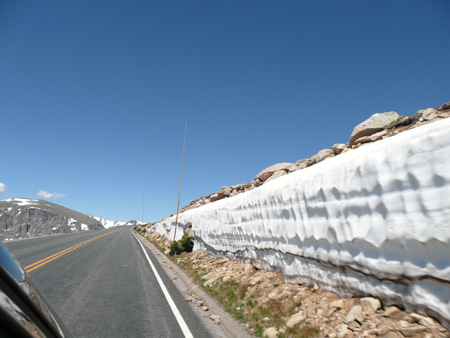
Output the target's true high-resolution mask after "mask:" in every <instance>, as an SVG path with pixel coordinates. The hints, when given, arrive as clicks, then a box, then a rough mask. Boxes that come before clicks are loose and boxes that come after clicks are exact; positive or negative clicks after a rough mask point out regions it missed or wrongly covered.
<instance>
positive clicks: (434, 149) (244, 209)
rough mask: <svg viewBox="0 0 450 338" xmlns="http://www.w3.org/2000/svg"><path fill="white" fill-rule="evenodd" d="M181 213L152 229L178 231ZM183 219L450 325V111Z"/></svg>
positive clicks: (230, 246) (291, 268) (223, 244)
mask: <svg viewBox="0 0 450 338" xmlns="http://www.w3.org/2000/svg"><path fill="white" fill-rule="evenodd" d="M174 223H175V217H170V218H168V219H166V220H164V221H161V222H159V223H156V224H155V225H154V226H153V227H152V228H151V230H152V231H157V232H158V233H160V234H164V235H166V236H167V237H168V238H172V237H173V230H174ZM178 226H179V227H182V228H186V227H188V226H192V228H193V230H194V232H195V250H199V249H202V248H205V249H207V250H209V251H210V252H213V253H219V254H221V255H228V256H232V257H233V256H234V257H238V258H240V259H246V260H252V261H258V262H261V263H262V264H264V265H265V266H266V267H269V268H271V269H273V270H277V271H281V272H282V273H283V274H284V276H285V278H286V280H287V281H291V282H296V281H298V280H302V281H304V282H309V283H318V284H319V285H320V286H321V287H323V288H324V289H327V290H332V291H335V292H337V293H339V294H341V295H374V296H377V297H380V298H381V299H382V300H383V302H384V304H385V305H388V304H397V305H402V306H404V307H405V308H406V309H407V310H411V311H416V312H425V313H428V314H430V315H432V316H434V317H436V318H439V319H440V320H441V321H442V322H443V323H444V325H446V326H447V327H450V119H445V120H440V121H437V122H434V123H431V124H428V125H424V126H421V127H419V128H415V129H411V130H408V131H405V132H403V133H401V134H398V135H396V136H393V137H390V138H387V139H385V140H381V141H378V142H375V143H372V144H368V145H365V146H362V147H360V148H358V149H354V150H351V151H349V152H346V153H345V154H341V155H339V156H336V157H333V158H329V159H327V160H325V161H323V162H321V163H318V164H316V165H315V166H313V167H309V168H306V169H303V170H300V171H296V172H294V173H291V174H289V175H286V176H283V177H281V178H278V179H276V180H273V181H271V182H269V183H267V184H264V185H263V186H261V187H259V188H257V189H255V190H252V191H248V192H246V193H243V194H241V195H237V196H234V197H232V198H228V199H224V200H220V201H217V202H214V203H210V204H207V205H205V206H202V207H199V208H197V209H193V210H188V211H186V212H184V213H181V214H180V215H179V219H178ZM182 233H183V231H182V229H181V228H180V229H178V231H177V237H178V238H180V237H181V235H182Z"/></svg>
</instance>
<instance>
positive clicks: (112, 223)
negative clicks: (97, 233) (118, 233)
mask: <svg viewBox="0 0 450 338" xmlns="http://www.w3.org/2000/svg"><path fill="white" fill-rule="evenodd" d="M94 219H96V220H97V221H99V222H100V223H102V224H103V226H104V227H105V228H106V229H108V228H112V227H117V226H123V225H133V226H136V225H141V224H144V223H142V222H139V221H134V220H132V221H128V222H118V221H108V220H107V219H104V218H101V217H94Z"/></svg>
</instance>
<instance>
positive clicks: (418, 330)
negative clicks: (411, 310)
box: [400, 325, 427, 337]
mask: <svg viewBox="0 0 450 338" xmlns="http://www.w3.org/2000/svg"><path fill="white" fill-rule="evenodd" d="M426 330H427V328H426V327H425V326H419V325H416V326H410V327H402V328H400V333H401V334H402V335H404V336H405V337H421V336H422V335H423V333H424V332H425V331H426Z"/></svg>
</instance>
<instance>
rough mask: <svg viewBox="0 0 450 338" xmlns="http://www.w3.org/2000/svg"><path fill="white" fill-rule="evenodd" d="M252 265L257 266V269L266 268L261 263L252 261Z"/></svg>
mask: <svg viewBox="0 0 450 338" xmlns="http://www.w3.org/2000/svg"><path fill="white" fill-rule="evenodd" d="M252 265H253V267H254V268H255V270H256V271H258V270H264V266H263V265H262V264H261V263H257V262H254V263H252Z"/></svg>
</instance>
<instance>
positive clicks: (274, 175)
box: [266, 170, 287, 182]
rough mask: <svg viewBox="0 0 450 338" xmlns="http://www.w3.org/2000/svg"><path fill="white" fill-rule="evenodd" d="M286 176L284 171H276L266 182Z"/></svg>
mask: <svg viewBox="0 0 450 338" xmlns="http://www.w3.org/2000/svg"><path fill="white" fill-rule="evenodd" d="M286 174H287V171H286V170H277V171H275V172H274V173H273V174H272V176H270V177H269V178H268V179H267V180H266V182H269V181H272V180H274V179H277V178H278V177H281V176H284V175H286Z"/></svg>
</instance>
